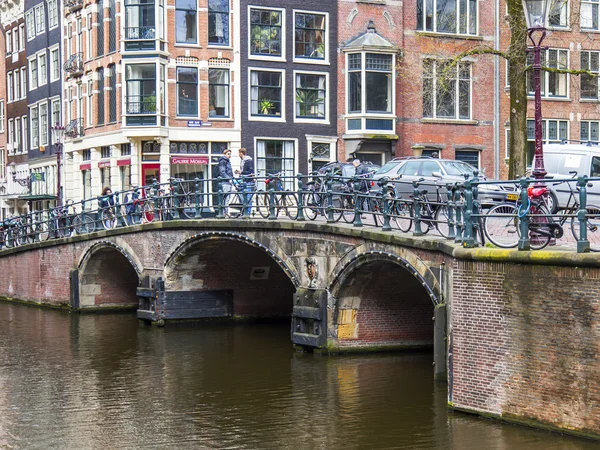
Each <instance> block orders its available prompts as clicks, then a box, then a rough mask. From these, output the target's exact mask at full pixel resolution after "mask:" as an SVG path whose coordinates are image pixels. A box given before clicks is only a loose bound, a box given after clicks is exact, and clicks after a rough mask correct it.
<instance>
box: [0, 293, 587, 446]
mask: <svg viewBox="0 0 600 450" xmlns="http://www.w3.org/2000/svg"><path fill="white" fill-rule="evenodd" d="M431 361H432V355H431V354H430V353H406V354H378V355H353V356H339V357H319V356H316V355H312V354H302V353H296V352H294V351H293V348H292V346H291V343H290V337H289V325H287V324H260V325H258V324H252V325H251V324H236V325H223V324H202V325H198V324H196V325H195V326H177V327H167V328H155V327H149V326H144V325H141V324H139V323H138V321H137V320H136V319H135V317H134V316H133V315H130V314H94V315H91V314H90V315H77V314H74V315H70V314H68V313H64V312H59V311H53V310H46V309H38V308H34V307H27V306H22V305H15V304H9V303H4V302H0V448H1V449H77V450H79V449H103V450H104V449H142V448H143V449H163V448H170V449H173V450H174V449H253V450H254V449H277V450H286V449H327V450H336V449H344V450H362V449H365V450H369V449H461V450H469V449H519V448H523V449H570V450H572V449H588V448H589V449H591V448H598V446H597V444H596V443H593V442H590V441H586V440H579V439H576V438H572V437H567V436H562V435H559V434H552V433H547V432H543V431H537V430H532V429H529V428H524V427H519V426H513V425H507V424H502V423H499V422H497V421H493V420H488V419H482V418H478V417H475V416H471V415H466V414H460V413H452V412H450V411H448V410H447V407H446V386H445V385H444V384H436V383H434V382H433V381H432V367H431Z"/></svg>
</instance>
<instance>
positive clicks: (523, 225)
mask: <svg viewBox="0 0 600 450" xmlns="http://www.w3.org/2000/svg"><path fill="white" fill-rule="evenodd" d="M519 184H520V185H521V205H520V206H519V207H518V209H517V217H518V220H519V223H518V226H519V230H520V232H521V237H520V238H519V246H518V249H519V250H524V251H529V250H531V243H530V242H529V206H530V205H529V195H528V193H527V186H529V181H528V180H527V178H525V177H523V178H521V180H520V181H519ZM521 208H525V210H524V212H523V213H521ZM521 214H522V215H521Z"/></svg>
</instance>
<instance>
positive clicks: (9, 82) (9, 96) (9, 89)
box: [6, 71, 15, 103]
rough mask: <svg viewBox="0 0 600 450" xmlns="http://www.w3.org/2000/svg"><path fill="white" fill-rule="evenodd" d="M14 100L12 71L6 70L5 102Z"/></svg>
mask: <svg viewBox="0 0 600 450" xmlns="http://www.w3.org/2000/svg"><path fill="white" fill-rule="evenodd" d="M14 101H15V89H14V78H13V73H12V71H10V72H6V103H12V102H14Z"/></svg>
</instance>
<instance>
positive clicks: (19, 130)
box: [13, 117, 23, 153]
mask: <svg viewBox="0 0 600 450" xmlns="http://www.w3.org/2000/svg"><path fill="white" fill-rule="evenodd" d="M21 133H22V128H21V118H20V117H15V134H14V141H13V149H14V151H15V153H16V152H17V150H19V153H22V152H23V149H22V148H19V145H20V142H21Z"/></svg>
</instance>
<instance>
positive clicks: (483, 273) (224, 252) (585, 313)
mask: <svg viewBox="0 0 600 450" xmlns="http://www.w3.org/2000/svg"><path fill="white" fill-rule="evenodd" d="M599 256H600V255H596V254H574V253H566V252H556V251H555V252H553V251H538V252H518V251H512V250H497V249H487V248H480V249H464V248H461V247H460V246H458V245H455V244H453V243H449V242H448V241H446V240H442V239H441V238H440V239H436V238H425V237H413V236H405V235H398V234H395V233H385V232H382V231H380V230H369V229H361V228H353V227H350V226H344V225H335V224H323V223H315V222H308V223H303V222H281V221H277V222H275V221H267V220H265V221H251V222H250V221H247V220H227V221H223V220H215V219H213V220H210V219H208V220H187V221H170V222H162V223H152V224H147V225H138V226H134V227H128V228H122V229H115V230H110V231H103V232H96V233H92V234H91V235H85V236H75V237H72V238H68V239H59V240H54V241H47V242H41V243H35V244H30V245H26V246H23V247H18V248H14V249H8V250H3V251H2V252H0V270H1V272H2V276H1V277H0V297H4V298H5V299H9V300H14V301H23V302H29V303H35V304H44V305H49V306H56V307H66V308H70V309H72V310H81V311H86V310H99V309H110V308H132V309H136V310H137V314H138V317H139V318H140V319H141V320H144V321H147V322H153V323H157V324H159V325H162V324H163V323H164V322H165V321H169V320H175V319H201V318H242V319H244V318H253V319H255V318H283V317H286V318H288V320H289V318H290V317H291V340H292V342H293V343H294V344H295V345H297V346H298V347H299V348H307V349H311V348H312V349H315V350H316V351H319V352H328V353H337V352H344V351H367V350H369V351H371V350H391V349H403V348H404V349H406V348H423V347H433V350H434V375H435V377H436V378H438V379H443V378H446V379H447V380H448V383H449V388H448V392H449V394H448V397H449V404H450V405H451V407H453V408H455V409H458V410H463V411H469V412H475V413H478V414H486V415H491V416H495V417H499V418H503V419H507V420H514V421H518V422H522V423H528V424H532V425H535V426H543V427H549V428H554V429H559V430H561V431H568V432H571V433H576V434H583V435H586V436H590V437H595V438H599V437H600V376H599V375H598V373H600V339H599V338H600V305H599V301H598V299H599V294H600V281H599V278H600V258H599Z"/></svg>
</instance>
